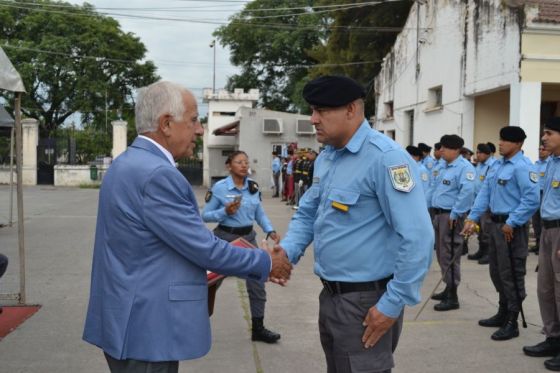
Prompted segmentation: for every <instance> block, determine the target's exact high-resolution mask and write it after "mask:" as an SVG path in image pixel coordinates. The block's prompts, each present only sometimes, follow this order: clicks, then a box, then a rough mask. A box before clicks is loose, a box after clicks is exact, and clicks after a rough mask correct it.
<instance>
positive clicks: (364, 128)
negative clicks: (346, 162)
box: [345, 119, 370, 153]
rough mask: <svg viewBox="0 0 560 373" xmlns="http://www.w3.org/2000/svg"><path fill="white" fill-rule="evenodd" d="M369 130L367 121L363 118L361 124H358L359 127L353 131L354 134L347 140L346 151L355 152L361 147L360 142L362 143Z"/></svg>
mask: <svg viewBox="0 0 560 373" xmlns="http://www.w3.org/2000/svg"><path fill="white" fill-rule="evenodd" d="M369 130H370V126H369V123H368V121H367V120H365V119H364V121H363V122H362V124H360V127H358V129H357V130H356V132H354V135H352V138H351V139H350V141H348V143H347V144H346V146H345V148H346V149H348V151H349V152H351V153H357V152H358V151H359V150H360V148H361V147H362V144H363V143H364V141H365V139H366V137H367V134H368V132H369Z"/></svg>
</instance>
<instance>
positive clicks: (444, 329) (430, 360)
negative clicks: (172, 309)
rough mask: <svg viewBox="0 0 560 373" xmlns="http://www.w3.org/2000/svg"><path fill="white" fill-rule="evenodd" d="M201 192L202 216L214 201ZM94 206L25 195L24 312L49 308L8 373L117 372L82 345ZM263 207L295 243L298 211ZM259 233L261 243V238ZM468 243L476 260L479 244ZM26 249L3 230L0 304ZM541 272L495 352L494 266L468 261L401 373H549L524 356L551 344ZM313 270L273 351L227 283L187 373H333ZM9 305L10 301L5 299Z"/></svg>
mask: <svg viewBox="0 0 560 373" xmlns="http://www.w3.org/2000/svg"><path fill="white" fill-rule="evenodd" d="M195 189H196V194H197V198H198V200H199V203H200V204H201V205H202V203H203V202H202V200H203V197H204V193H205V190H204V189H202V188H195ZM97 200H98V190H96V189H79V188H60V187H56V188H55V187H52V186H36V187H25V188H24V212H25V219H24V221H25V247H26V267H27V271H26V272H27V276H26V279H27V303H28V304H40V305H42V308H41V309H40V310H39V312H37V313H36V314H35V315H34V316H33V317H31V318H30V319H29V320H27V321H26V322H25V323H24V324H22V325H21V326H20V327H19V328H17V329H16V330H15V331H13V332H12V333H11V334H9V335H8V336H7V337H6V338H4V339H3V340H1V341H0V373H17V372H25V373H28V372H40V373H51V372H64V373H65V372H69V373H74V372H84V373H89V372H92V373H93V372H108V369H107V366H106V363H105V360H104V357H103V355H102V353H101V351H100V350H99V349H98V348H96V347H94V346H91V345H89V344H87V343H85V342H83V341H82V339H81V336H82V330H83V324H84V317H85V313H86V307H87V301H88V296H89V283H90V273H91V258H92V248H93V237H94V231H95V220H96V211H97ZM263 205H264V207H265V210H266V212H267V214H268V216H269V217H270V219H271V220H272V222H273V224H274V226H275V228H276V230H277V231H278V232H279V233H280V234H282V233H284V232H286V229H287V226H288V223H289V220H290V218H291V216H292V215H293V210H292V209H291V208H290V207H289V206H286V205H285V204H283V203H282V202H280V200H279V199H272V198H271V194H270V193H266V192H265V195H264V198H263ZM8 211H9V188H8V186H5V185H0V226H1V225H2V224H7V223H8V213H9V212H8ZM15 211H16V210H15V209H14V214H15V213H16V212H15ZM16 216H17V215H16ZM209 226H210V227H213V225H209ZM259 233H260V235H259V236H260V237H261V238H262V232H260V231H259ZM471 241H472V242H471V243H470V244H471V252H473V251H475V249H476V240H471ZM17 247H18V246H17V225H16V224H14V225H13V226H12V227H10V226H4V227H2V228H0V252H2V253H4V254H6V255H8V257H9V258H10V261H11V262H10V265H9V267H8V271H7V273H6V275H5V276H4V277H3V278H2V279H1V280H0V293H12V292H17V291H18V289H19V283H18V276H19V275H18V269H19V264H18V259H17ZM434 260H435V259H434ZM536 264H537V257H536V256H535V255H534V254H530V256H529V258H528V262H527V276H526V284H527V285H526V286H527V293H528V297H527V299H526V301H525V302H524V308H525V314H526V317H527V321H528V323H529V327H528V328H527V329H521V331H520V332H521V335H520V337H519V338H514V339H512V340H510V341H504V342H495V341H492V340H491V339H490V335H491V334H492V332H493V331H494V329H491V328H490V329H488V328H482V327H479V326H478V325H477V321H478V319H480V318H485V317H488V316H491V315H493V314H494V313H495V311H496V308H497V294H496V292H495V290H494V288H493V286H492V284H491V282H490V278H489V275H488V266H482V265H478V264H476V263H475V262H473V261H469V260H466V258H465V257H463V261H462V278H463V282H462V284H461V286H460V288H459V297H460V301H461V308H460V309H459V310H455V311H450V312H435V311H434V310H433V305H434V304H435V302H434V301H430V302H429V303H428V305H427V307H426V308H425V309H424V311H423V312H422V313H421V315H420V316H419V317H418V319H417V320H415V316H416V314H417V312H418V310H419V309H420V306H421V304H420V305H417V306H415V307H412V308H407V309H406V311H405V323H404V328H403V333H402V335H401V339H400V342H399V345H398V348H397V351H396V353H395V362H396V367H395V368H394V369H393V372H394V373H409V372H415V373H423V372H426V373H427V372H430V373H438V372H461V373H468V372H473V373H474V372H476V373H480V372H483V373H484V372H492V373H494V372H496V373H499V372H507V373H521V372H527V373H529V372H530V373H535V372H546V371H547V370H546V369H545V368H544V366H543V362H544V360H545V358H531V357H527V356H525V355H524V354H523V352H522V351H521V348H522V346H524V345H528V344H534V343H537V342H540V341H542V340H544V336H543V335H542V334H541V332H540V330H541V325H542V321H541V318H540V314H539V309H538V302H537V296H536V273H535V272H534V268H535V266H536ZM312 268H313V252H312V247H310V248H308V250H307V254H306V255H305V256H304V258H303V259H302V260H301V261H300V263H299V264H298V265H297V266H296V268H295V271H294V273H293V274H292V280H291V281H290V283H289V284H288V286H287V287H285V288H282V287H280V286H277V285H274V284H268V285H267V291H268V302H267V311H266V318H265V324H266V325H267V326H268V327H269V328H270V329H273V330H275V331H277V332H280V333H281V334H282V339H281V340H280V342H279V343H278V344H275V345H267V344H264V343H260V342H257V343H254V342H251V340H250V326H249V316H248V315H249V311H248V299H247V294H246V292H245V286H244V282H243V281H242V280H239V279H236V278H227V279H226V280H225V281H224V283H223V284H222V286H221V288H220V289H219V290H218V297H217V301H216V305H215V311H214V312H215V313H214V315H213V316H212V319H211V321H212V333H213V346H212V350H211V351H210V353H209V354H208V355H207V356H205V357H203V358H201V359H198V360H193V361H187V362H181V364H180V372H182V373H187V372H199V373H237V372H239V373H248V372H250V373H252V372H255V373H280V372H296V373H298V372H325V371H326V365H325V362H324V356H323V352H322V349H321V345H320V342H319V336H318V327H317V315H318V299H317V298H318V294H319V291H320V290H321V285H320V282H319V280H318V279H317V277H316V276H315V275H314V274H313V269H312ZM439 276H440V271H439V268H438V265H437V263H435V262H434V263H432V267H431V269H430V272H429V273H428V276H427V277H426V280H425V282H424V286H423V288H422V295H423V298H424V299H425V298H426V297H427V296H428V295H429V294H430V292H431V290H432V289H433V287H434V286H435V284H436V283H437V281H438V280H439ZM0 304H4V305H6V304H10V302H9V301H2V300H0ZM0 317H2V316H1V315H0Z"/></svg>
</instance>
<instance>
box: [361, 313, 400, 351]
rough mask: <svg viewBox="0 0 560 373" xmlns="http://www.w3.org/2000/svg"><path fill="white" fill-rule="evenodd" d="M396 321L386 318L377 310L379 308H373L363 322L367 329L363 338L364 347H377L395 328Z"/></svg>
mask: <svg viewBox="0 0 560 373" xmlns="http://www.w3.org/2000/svg"><path fill="white" fill-rule="evenodd" d="M395 321H397V319H392V318H390V317H388V316H385V315H384V314H382V313H381V312H379V311H378V310H377V307H375V306H373V307H371V308H370V309H369V310H368V313H367V315H366V318H365V320H364V322H363V325H364V326H365V327H366V330H365V331H364V335H363V336H362V342H363V343H364V347H365V348H370V347H373V346H375V344H376V343H377V341H379V339H380V338H381V337H382V336H383V334H385V333H386V332H387V330H389V329H390V328H391V327H392V326H393V324H394V323H395Z"/></svg>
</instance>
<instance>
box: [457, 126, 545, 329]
mask: <svg viewBox="0 0 560 373" xmlns="http://www.w3.org/2000/svg"><path fill="white" fill-rule="evenodd" d="M525 138H526V135H525V132H524V131H523V129H521V128H520V127H516V126H508V127H504V128H502V129H501V130H500V143H499V150H500V154H501V155H502V156H503V158H501V159H499V160H497V161H496V162H495V164H494V165H493V166H492V167H491V168H490V170H489V171H488V174H487V176H486V179H485V181H484V183H483V184H482V187H481V189H480V192H479V193H478V195H477V197H476V199H475V202H474V205H473V206H472V208H471V212H470V214H469V216H468V217H467V221H466V223H465V227H464V229H463V232H462V233H463V234H465V235H470V234H472V233H473V232H474V230H475V227H476V223H477V222H480V220H481V218H482V216H483V215H484V214H485V213H486V212H487V211H488V210H490V219H491V221H490V222H489V224H488V226H487V230H488V234H489V235H490V242H489V264H490V266H489V269H490V278H491V279H492V283H493V284H494V287H495V288H496V291H497V292H498V294H499V308H498V312H497V313H496V314H495V315H494V316H492V317H490V318H488V319H484V320H480V321H479V325H481V326H485V327H496V328H499V329H498V330H497V331H496V332H495V333H493V334H492V339H494V340H507V339H511V338H514V337H517V336H518V335H519V329H518V325H517V318H518V315H519V312H520V310H521V304H522V301H523V299H524V298H525V295H526V293H525V272H526V270H525V264H526V258H527V249H528V225H527V223H528V221H529V219H530V218H531V216H532V215H533V213H534V212H535V211H536V209H537V208H538V206H539V187H538V175H537V173H536V172H535V171H534V167H533V164H532V162H531V161H530V160H529V159H528V158H527V157H525V156H524V155H523V152H522V151H521V148H522V146H523V142H524V140H525ZM485 228H486V227H485Z"/></svg>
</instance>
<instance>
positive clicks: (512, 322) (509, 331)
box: [491, 312, 519, 341]
mask: <svg viewBox="0 0 560 373" xmlns="http://www.w3.org/2000/svg"><path fill="white" fill-rule="evenodd" d="M517 315H518V313H517V312H510V313H509V314H508V316H507V320H506V322H505V323H504V325H503V326H502V327H501V328H500V329H498V330H496V332H494V334H492V337H491V338H492V339H493V340H495V341H507V340H509V339H512V338H515V337H519V327H518V326H517Z"/></svg>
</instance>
